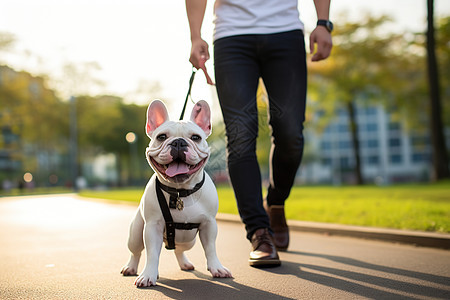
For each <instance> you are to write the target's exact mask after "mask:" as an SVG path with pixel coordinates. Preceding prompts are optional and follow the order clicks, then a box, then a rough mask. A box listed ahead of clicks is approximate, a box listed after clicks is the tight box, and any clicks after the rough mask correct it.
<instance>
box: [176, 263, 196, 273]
mask: <svg viewBox="0 0 450 300" xmlns="http://www.w3.org/2000/svg"><path fill="white" fill-rule="evenodd" d="M180 268H181V270H183V271H192V270H195V267H194V265H193V264H191V263H190V262H187V263H184V264H180Z"/></svg>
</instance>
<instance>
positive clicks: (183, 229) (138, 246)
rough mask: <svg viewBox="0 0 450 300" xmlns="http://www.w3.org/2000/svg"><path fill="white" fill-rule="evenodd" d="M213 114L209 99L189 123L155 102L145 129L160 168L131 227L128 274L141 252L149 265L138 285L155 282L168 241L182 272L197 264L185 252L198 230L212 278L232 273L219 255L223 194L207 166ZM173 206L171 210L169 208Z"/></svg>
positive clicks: (150, 152)
mask: <svg viewBox="0 0 450 300" xmlns="http://www.w3.org/2000/svg"><path fill="white" fill-rule="evenodd" d="M210 117H211V112H210V109H209V105H208V103H207V102H205V101H199V102H198V103H197V104H196V105H195V106H194V108H193V110H192V113H191V118H190V121H188V122H186V121H177V122H174V121H169V117H168V113H167V109H166V107H165V105H164V104H163V103H162V102H161V101H159V100H155V101H153V102H152V103H151V104H150V105H149V107H148V110H147V124H146V132H147V135H148V136H149V137H150V139H151V141H150V144H149V146H148V148H147V150H146V156H147V160H148V162H149V164H150V166H151V167H152V168H153V170H154V171H155V174H154V175H153V176H152V177H151V178H150V180H149V182H148V184H147V186H146V188H145V191H144V194H143V196H142V198H141V202H140V205H139V208H138V211H137V213H136V216H135V218H134V220H133V221H132V223H131V226H130V235H129V238H128V248H129V250H130V252H131V256H130V259H129V261H128V263H127V264H126V265H125V266H124V267H123V268H122V270H121V273H122V274H123V275H126V276H128V275H136V274H137V269H138V264H139V259H140V256H141V252H142V250H144V248H145V252H146V264H145V268H144V270H143V271H142V273H141V274H139V276H138V277H137V279H136V281H135V285H136V286H137V287H146V286H152V285H156V280H157V278H158V264H159V256H160V252H161V246H162V244H163V242H165V244H166V248H168V249H174V252H175V255H176V258H177V260H178V264H179V266H180V268H181V269H182V270H193V269H194V266H193V265H192V263H191V262H190V261H189V260H188V259H187V257H186V255H185V254H184V252H185V251H186V250H189V249H191V248H192V247H193V246H194V243H195V238H196V235H197V231H199V236H200V241H201V242H202V245H203V249H204V251H205V256H206V260H207V266H208V270H209V271H210V272H211V274H212V276H213V277H232V275H231V272H230V271H229V270H228V269H227V268H225V267H224V266H222V264H221V263H220V261H219V259H218V258H217V254H216V245H215V241H216V237H217V224H216V220H215V216H216V214H217V210H218V205H219V202H218V197H217V191H216V188H215V186H214V184H213V182H212V180H211V178H210V177H209V176H208V174H206V173H205V172H204V171H203V169H204V167H205V165H206V162H207V160H208V158H209V153H210V149H209V146H208V144H207V142H206V138H207V137H208V136H209V135H210V133H211V120H210ZM169 207H170V208H169Z"/></svg>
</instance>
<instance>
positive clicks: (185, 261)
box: [175, 252, 195, 271]
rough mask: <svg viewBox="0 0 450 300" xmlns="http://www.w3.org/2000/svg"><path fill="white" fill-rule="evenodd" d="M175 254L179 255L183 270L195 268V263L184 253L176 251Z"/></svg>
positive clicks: (178, 259)
mask: <svg viewBox="0 0 450 300" xmlns="http://www.w3.org/2000/svg"><path fill="white" fill-rule="evenodd" d="M175 255H176V257H177V261H178V265H179V266H180V269H181V270H183V271H192V270H194V269H195V268H194V265H193V264H192V263H191V262H190V261H189V259H188V258H187V257H186V255H185V254H184V253H177V252H175Z"/></svg>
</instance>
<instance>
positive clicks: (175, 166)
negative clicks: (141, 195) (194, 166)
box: [166, 161, 189, 177]
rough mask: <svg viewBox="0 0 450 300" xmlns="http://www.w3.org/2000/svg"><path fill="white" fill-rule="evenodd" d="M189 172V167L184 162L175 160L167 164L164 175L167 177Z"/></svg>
mask: <svg viewBox="0 0 450 300" xmlns="http://www.w3.org/2000/svg"><path fill="white" fill-rule="evenodd" d="M187 172H189V167H188V165H187V164H185V163H184V162H180V161H175V162H173V163H171V164H170V165H169V167H168V168H167V170H166V175H167V176H169V177H174V176H177V175H180V174H186V173H187Z"/></svg>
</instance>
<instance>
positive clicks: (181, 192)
mask: <svg viewBox="0 0 450 300" xmlns="http://www.w3.org/2000/svg"><path fill="white" fill-rule="evenodd" d="M204 182H205V173H203V179H202V181H200V182H199V183H197V184H196V185H195V187H194V188H193V189H192V190H185V189H176V188H172V187H169V186H166V185H163V184H162V183H161V182H159V180H158V178H156V196H157V197H158V202H159V207H160V208H161V211H162V214H163V217H164V221H165V222H166V239H165V243H166V249H169V250H173V249H175V229H180V230H192V229H195V228H199V226H200V223H177V222H174V221H173V218H172V215H171V214H170V209H175V208H177V209H178V210H183V208H184V204H183V200H181V199H180V197H187V196H189V195H191V194H193V193H195V192H196V191H198V190H199V189H200V188H201V187H202V186H203V183H204ZM162 191H165V192H167V193H169V195H170V200H169V205H167V200H166V197H164V194H163V192H162ZM169 207H170V208H169Z"/></svg>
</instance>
